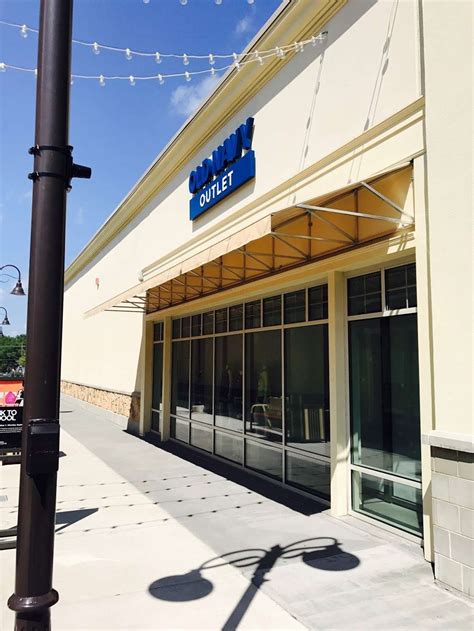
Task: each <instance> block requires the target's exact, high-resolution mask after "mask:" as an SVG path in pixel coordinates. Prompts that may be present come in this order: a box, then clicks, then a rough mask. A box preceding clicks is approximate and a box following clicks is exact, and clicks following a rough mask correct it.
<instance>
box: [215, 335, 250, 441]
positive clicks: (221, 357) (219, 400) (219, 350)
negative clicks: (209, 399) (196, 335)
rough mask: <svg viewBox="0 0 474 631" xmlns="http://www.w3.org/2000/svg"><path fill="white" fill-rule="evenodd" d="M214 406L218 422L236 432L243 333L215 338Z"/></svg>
mask: <svg viewBox="0 0 474 631" xmlns="http://www.w3.org/2000/svg"><path fill="white" fill-rule="evenodd" d="M215 343H216V360H215V384H216V386H215V410H216V425H217V426H218V427H223V428H226V429H232V430H234V431H237V432H241V431H242V430H243V421H242V394H243V383H242V375H243V368H242V335H239V334H237V335H224V336H221V337H216V338H215Z"/></svg>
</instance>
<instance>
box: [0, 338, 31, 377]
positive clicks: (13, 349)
mask: <svg viewBox="0 0 474 631" xmlns="http://www.w3.org/2000/svg"><path fill="white" fill-rule="evenodd" d="M25 349H26V335H16V336H12V337H10V336H6V335H5V336H3V337H0V374H2V373H3V374H5V373H9V372H11V371H12V370H15V368H17V367H18V366H22V365H24V364H21V363H20V358H22V357H23V359H25Z"/></svg>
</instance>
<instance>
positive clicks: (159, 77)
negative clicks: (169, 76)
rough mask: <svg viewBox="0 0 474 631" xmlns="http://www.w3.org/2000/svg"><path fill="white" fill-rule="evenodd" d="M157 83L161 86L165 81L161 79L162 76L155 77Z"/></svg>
mask: <svg viewBox="0 0 474 631" xmlns="http://www.w3.org/2000/svg"><path fill="white" fill-rule="evenodd" d="M156 78H157V79H158V82H159V84H160V85H163V83H164V82H165V80H164V79H163V75H161V74H159V75H158V76H157V77H156Z"/></svg>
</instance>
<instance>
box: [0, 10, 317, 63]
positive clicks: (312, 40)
mask: <svg viewBox="0 0 474 631" xmlns="http://www.w3.org/2000/svg"><path fill="white" fill-rule="evenodd" d="M0 25H3V26H10V27H13V28H17V29H20V31H21V32H23V31H22V29H25V31H26V32H30V31H31V32H32V33H38V29H35V28H31V27H29V26H27V25H26V24H24V25H21V24H15V23H12V22H6V21H4V20H0ZM326 36H327V31H323V32H322V33H320V34H319V35H315V36H313V37H311V38H310V39H308V40H306V41H303V42H299V44H303V45H304V44H310V43H311V44H312V45H313V46H316V45H317V43H318V41H320V40H322V39H324V38H325V37H326ZM72 42H73V43H74V44H76V45H79V46H86V47H88V48H91V49H92V52H93V53H94V54H96V55H98V54H99V53H100V51H101V50H108V51H110V52H117V53H122V54H125V55H127V53H129V54H130V55H132V56H134V57H135V56H136V57H153V58H154V59H155V60H158V59H160V61H161V60H162V59H165V58H166V59H181V60H183V61H184V57H185V58H186V59H187V60H188V62H189V61H190V60H209V59H210V54H209V53H207V54H204V55H189V54H186V55H185V56H184V55H183V54H179V53H157V52H156V51H140V50H134V49H132V48H129V47H127V48H121V47H117V46H108V45H106V44H99V43H98V42H87V41H84V40H78V39H73V40H72ZM293 46H294V45H293V44H290V45H289V46H283V47H277V48H276V49H275V48H274V49H272V50H266V51H260V54H261V55H265V56H267V53H268V54H270V53H274V54H275V51H276V52H278V51H282V52H280V54H279V56H280V58H284V57H285V52H291V50H292V49H293ZM253 56H254V52H253V51H249V52H246V53H242V55H241V56H240V59H241V61H244V60H245V58H251V57H253ZM212 58H213V59H215V60H217V59H231V58H233V54H232V53H231V54H217V53H212ZM158 63H159V62H158ZM185 65H187V64H186V63H185Z"/></svg>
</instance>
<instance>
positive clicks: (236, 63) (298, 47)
mask: <svg viewBox="0 0 474 631" xmlns="http://www.w3.org/2000/svg"><path fill="white" fill-rule="evenodd" d="M0 23H1V22H0ZM30 30H31V29H30ZM327 35H328V33H327V31H324V32H322V33H320V34H319V35H316V36H313V37H311V38H309V39H308V40H304V41H301V42H295V43H293V44H288V45H286V46H281V47H280V46H277V47H276V48H273V49H271V50H268V51H260V52H259V51H251V52H248V53H244V54H242V55H240V56H239V55H238V54H237V53H232V55H215V54H210V55H206V56H205V57H204V56H200V58H203V57H204V58H205V59H207V60H208V61H209V63H211V59H212V61H213V62H214V63H215V58H217V57H232V60H233V62H232V63H231V64H228V65H225V66H221V67H218V68H216V67H215V65H214V63H213V65H212V66H211V67H210V68H208V69H204V70H196V71H194V72H188V71H187V70H186V71H185V72H176V73H169V74H158V75H146V76H138V77H137V76H134V75H125V76H122V75H112V76H106V75H103V74H100V75H80V74H72V75H71V85H72V84H73V82H74V81H73V80H74V79H81V80H86V79H88V80H95V81H97V80H98V81H99V85H100V86H101V87H104V86H105V83H106V81H123V80H126V81H128V82H129V84H130V85H131V86H134V85H136V82H137V81H148V80H154V81H156V80H157V79H158V82H159V83H160V85H163V83H164V82H165V79H175V78H184V79H185V80H186V81H191V78H192V77H193V76H198V75H209V74H210V75H211V76H215V75H216V74H217V73H218V72H219V73H223V72H225V71H226V70H230V69H231V68H233V69H234V70H236V71H237V72H239V71H240V70H241V68H242V66H245V65H247V64H250V63H253V62H257V63H258V64H260V65H263V64H264V62H265V60H266V59H267V58H272V57H275V56H276V57H278V58H279V59H284V58H285V57H286V53H292V52H293V53H296V52H297V51H298V52H300V51H302V50H304V45H305V44H309V43H311V44H313V45H314V42H318V41H321V40H324V39H325V38H326V37H327ZM100 48H103V46H100V45H99V44H97V42H94V45H92V49H93V51H94V52H95V50H96V49H97V51H99V50H100ZM124 50H127V49H124ZM130 52H131V53H132V54H133V51H130ZM153 55H154V57H155V60H156V61H158V59H159V60H160V61H159V62H158V63H160V62H161V54H160V53H153ZM176 57H179V58H181V59H182V60H183V63H184V62H185V59H187V60H188V63H189V59H190V58H191V57H192V56H191V55H187V54H185V55H176ZM186 65H187V64H186ZM8 68H9V69H11V70H18V71H21V72H29V73H34V74H35V75H36V74H37V70H36V69H35V68H25V67H22V66H14V65H11V64H7V63H5V62H0V72H6V70H7V69H8Z"/></svg>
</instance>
